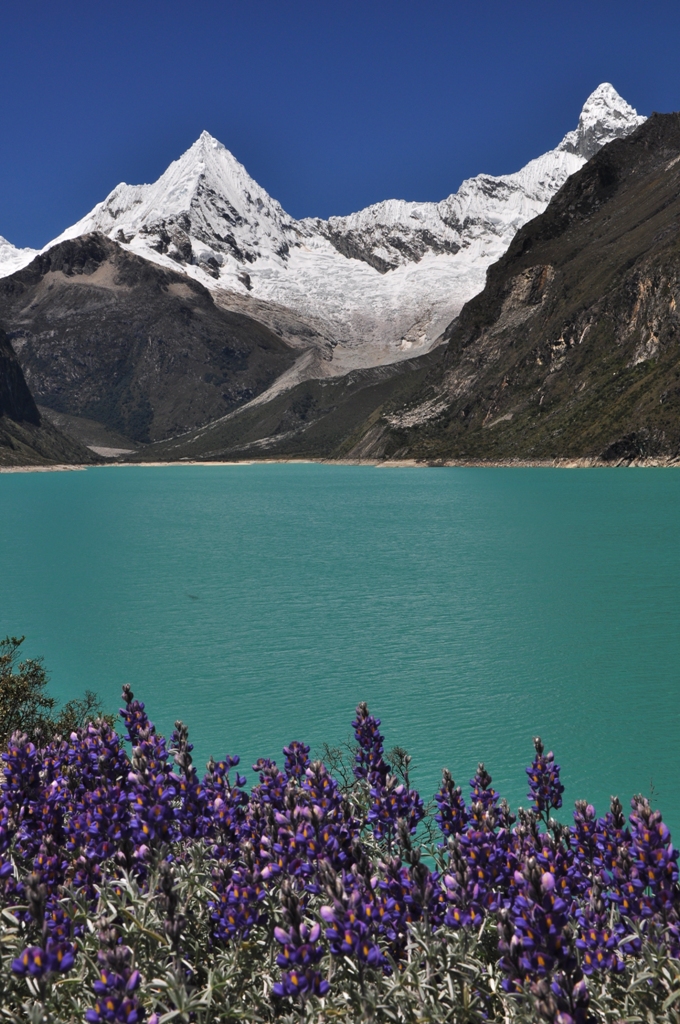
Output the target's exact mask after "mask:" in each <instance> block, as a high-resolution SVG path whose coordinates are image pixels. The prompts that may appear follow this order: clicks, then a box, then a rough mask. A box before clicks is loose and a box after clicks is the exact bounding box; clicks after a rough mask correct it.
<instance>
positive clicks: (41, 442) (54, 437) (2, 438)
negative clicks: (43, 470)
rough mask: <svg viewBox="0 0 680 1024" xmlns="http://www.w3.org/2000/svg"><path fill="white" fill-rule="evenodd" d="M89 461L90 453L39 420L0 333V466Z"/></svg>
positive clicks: (13, 359)
mask: <svg viewBox="0 0 680 1024" xmlns="http://www.w3.org/2000/svg"><path fill="white" fill-rule="evenodd" d="M92 461H93V455H92V452H90V451H88V450H87V449H85V448H84V447H82V446H81V445H79V444H78V443H77V442H75V441H73V440H71V439H70V438H68V437H66V436H64V435H63V434H62V433H61V432H60V431H59V430H55V428H54V427H53V426H52V425H51V424H49V423H45V422H43V421H42V419H41V416H40V413H39V412H38V408H37V406H36V404H35V401H34V399H33V396H32V394H31V392H30V390H29V388H28V385H27V384H26V380H25V379H24V375H23V373H22V372H21V367H20V366H19V362H18V360H17V358H16V356H15V354H14V350H13V349H12V346H11V344H10V342H9V339H8V337H7V335H6V334H5V332H4V331H3V330H0V466H25V465H35V464H45V463H50V462H52V463H54V462H61V463H88V462H92Z"/></svg>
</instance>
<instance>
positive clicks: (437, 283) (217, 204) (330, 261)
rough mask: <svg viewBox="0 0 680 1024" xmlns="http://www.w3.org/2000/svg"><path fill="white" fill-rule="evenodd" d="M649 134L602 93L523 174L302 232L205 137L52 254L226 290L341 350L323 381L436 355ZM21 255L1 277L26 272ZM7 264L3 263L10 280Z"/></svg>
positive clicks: (119, 193)
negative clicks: (624, 150)
mask: <svg viewBox="0 0 680 1024" xmlns="http://www.w3.org/2000/svg"><path fill="white" fill-rule="evenodd" d="M642 121H644V118H643V117H640V116H639V115H638V114H637V113H636V111H635V110H633V108H632V107H631V106H630V105H629V104H628V103H626V101H625V100H624V99H622V97H621V96H619V94H618V93H617V92H616V90H615V89H614V88H613V86H611V85H609V84H608V83H603V84H602V85H600V86H598V88H597V89H596V90H595V91H594V92H593V93H592V94H591V95H590V96H589V97H588V99H587V100H586V102H585V104H584V107H583V109H582V111H581V114H580V117H579V121H578V125H577V127H576V128H575V129H574V131H572V132H569V133H568V134H567V135H566V136H565V137H564V139H563V140H562V141H561V142H560V143H559V144H558V145H557V146H556V148H555V149H553V150H550V151H549V152H548V153H544V154H543V155H542V156H539V157H537V158H536V159H534V160H531V161H529V163H528V164H526V166H525V167H523V168H522V169H521V170H519V171H517V172H515V173H514V174H507V175H501V176H493V175H488V174H481V175H478V176H477V177H475V178H470V179H468V180H467V181H464V182H463V183H462V185H461V186H460V188H459V189H458V191H457V192H455V193H453V194H451V195H450V196H448V197H447V198H446V199H443V200H442V201H441V202H438V203H432V202H428V203H420V202H407V201H404V200H387V201H385V202H382V203H378V204H376V205H374V206H370V207H367V208H366V209H364V210H360V211H359V212H357V213H354V214H351V215H350V216H347V217H331V218H330V219H329V220H320V219H316V218H307V219H305V220H302V221H296V220H294V219H293V218H292V217H290V216H289V215H288V214H287V213H286V212H285V211H284V210H283V209H282V207H281V205H280V204H279V203H278V202H276V200H275V199H272V197H271V196H270V195H268V193H267V192H266V191H265V190H264V189H263V188H262V187H261V186H260V185H258V184H257V182H256V181H254V180H253V178H251V177H250V175H249V174H248V172H247V171H246V169H245V167H243V165H242V164H240V163H239V161H238V160H237V159H236V158H235V157H234V156H233V154H232V153H230V152H229V150H228V149H226V147H225V146H223V145H222V143H221V142H219V141H218V140H217V139H215V138H213V136H212V135H210V134H209V133H208V132H205V131H204V132H202V133H201V135H200V136H199V138H198V139H197V140H196V141H195V142H194V144H193V145H192V146H190V147H189V149H188V150H187V151H186V152H185V153H183V154H182V156H180V157H179V159H178V160H175V161H174V162H173V163H171V164H170V166H169V167H168V168H167V170H166V171H165V172H164V173H163V174H162V175H161V176H160V178H159V179H158V180H157V181H156V182H154V183H152V184H148V185H127V184H120V185H118V186H117V187H116V188H115V189H114V190H113V191H112V192H111V193H110V195H109V196H107V198H106V199H105V200H104V201H103V202H102V203H99V204H98V205H97V206H95V208H94V209H93V210H92V211H91V212H90V213H89V214H87V216H85V217H83V219H82V220H80V221H78V223H77V224H74V225H73V226H72V227H71V228H68V229H67V230H66V231H65V232H64V233H63V234H62V235H60V236H59V238H57V239H55V240H54V242H53V243H50V244H55V243H56V242H59V241H62V240H64V239H67V238H74V237H77V236H79V235H82V234H86V233H88V232H92V231H100V232H103V233H104V234H106V235H108V236H109V237H111V238H113V239H115V240H116V241H118V242H120V243H121V244H122V245H124V246H126V247H127V248H129V249H130V250H132V251H133V252H136V253H138V254H139V255H141V256H144V257H145V258H147V259H149V260H152V261H154V262H157V263H160V264H162V265H165V266H167V267H173V268H174V269H181V270H183V271H184V272H185V273H186V274H188V275H191V276H192V277H194V278H196V279H198V280H200V281H202V282H203V283H204V284H205V285H207V286H208V287H209V288H213V289H219V290H220V301H221V302H222V303H225V304H228V303H229V302H230V301H231V302H232V303H233V308H245V307H244V305H243V303H244V302H246V304H247V303H250V304H251V307H252V309H253V315H256V316H257V315H260V314H262V315H265V313H266V310H265V307H266V309H281V307H285V308H286V309H287V310H289V311H293V313H294V314H295V316H296V317H298V321H297V322H298V323H300V322H301V321H300V319H299V318H300V317H301V318H302V320H303V321H305V322H306V323H307V324H312V323H313V325H314V331H316V333H317V334H319V332H320V333H321V334H322V335H323V336H324V337H325V338H326V339H329V340H331V341H332V342H333V343H334V348H333V359H332V361H331V363H329V362H328V360H326V362H325V363H324V365H323V367H322V370H323V372H324V373H328V372H331V373H332V372H342V371H344V370H347V369H351V368H352V367H353V366H360V365H375V364H378V363H383V362H390V361H392V360H395V359H400V358H404V357H405V356H411V355H414V354H417V353H419V352H423V351H427V350H428V349H429V348H431V347H432V346H433V345H434V344H435V343H436V341H437V339H438V338H439V336H440V335H441V332H442V330H443V329H444V327H445V326H446V325H447V324H448V323H450V321H451V320H452V319H453V317H454V316H456V314H457V313H458V311H459V310H460V308H461V306H462V305H463V304H464V303H465V302H467V300H468V299H470V298H471V297H472V296H473V295H474V294H476V293H477V292H478V291H480V290H481V289H482V288H483V287H484V281H485V277H486V270H487V268H488V266H489V265H490V264H491V263H493V262H495V261H496V260H497V259H499V257H500V256H502V254H503V253H504V252H505V251H506V249H507V247H508V246H509V244H510V242H511V241H512V239H513V237H514V236H515V233H516V232H517V231H518V229H519V228H520V227H522V225H524V224H525V223H526V222H527V221H529V220H531V219H532V218H533V217H536V216H537V215H538V214H540V213H542V212H543V210H544V209H545V208H546V206H547V205H548V203H549V202H550V199H551V198H552V197H553V196H554V195H555V193H556V192H557V191H558V189H559V188H561V186H562V185H563V184H564V182H565V181H566V180H567V178H568V177H569V175H571V174H573V173H574V172H575V171H577V170H578V169H579V168H580V167H582V166H583V164H584V163H585V162H586V160H587V159H589V158H590V157H591V156H592V155H593V154H594V153H595V152H597V150H598V149H600V148H601V147H602V146H603V145H605V144H606V143H608V142H610V141H612V139H615V138H618V137H620V136H623V135H628V134H630V132H632V131H634V129H635V128H636V127H637V126H638V125H639V124H640V123H641V122H642ZM16 253H17V250H13V253H9V254H8V260H7V263H6V267H7V269H5V270H4V273H12V271H13V270H15V269H18V266H23V265H25V263H28V262H29V261H30V258H31V255H30V254H26V258H24V257H22V256H17V255H16ZM1 264H2V250H1V249H0V275H1V274H2V273H3V268H2V266H1ZM230 294H231V299H230V298H229V296H230ZM251 300H256V302H254V303H253V302H252V301H251ZM303 334H304V331H303ZM301 343H304V340H303V342H301Z"/></svg>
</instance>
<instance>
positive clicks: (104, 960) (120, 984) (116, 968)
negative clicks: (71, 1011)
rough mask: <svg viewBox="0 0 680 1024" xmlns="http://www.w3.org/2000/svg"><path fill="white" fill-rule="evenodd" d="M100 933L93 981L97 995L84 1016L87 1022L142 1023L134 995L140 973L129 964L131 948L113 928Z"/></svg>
mask: <svg viewBox="0 0 680 1024" xmlns="http://www.w3.org/2000/svg"><path fill="white" fill-rule="evenodd" d="M99 934H100V942H101V948H100V950H99V953H98V954H97V959H98V961H99V978H98V979H97V981H95V982H94V984H93V985H92V988H93V990H94V994H95V996H96V999H95V1004H94V1006H93V1007H91V1008H90V1009H89V1010H87V1012H86V1013H85V1020H86V1021H87V1022H88V1024H104V1022H107V1024H108V1022H115V1024H141V1021H143V1020H144V1017H145V1011H144V1009H143V1007H142V1006H141V1004H140V1003H139V1000H138V999H137V997H136V996H135V992H136V990H137V989H138V987H139V984H140V981H141V975H140V973H139V971H137V970H134V969H133V968H132V966H131V963H130V961H131V958H132V952H131V950H130V949H128V947H127V946H124V945H122V943H121V942H120V939H119V938H118V935H117V933H116V930H115V929H114V928H104V929H102V931H101V932H100V933H99Z"/></svg>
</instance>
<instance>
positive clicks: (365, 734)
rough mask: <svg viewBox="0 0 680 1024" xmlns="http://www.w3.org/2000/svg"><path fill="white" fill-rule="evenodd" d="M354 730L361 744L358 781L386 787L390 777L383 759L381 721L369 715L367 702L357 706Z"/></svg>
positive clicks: (353, 724) (357, 767)
mask: <svg viewBox="0 0 680 1024" xmlns="http://www.w3.org/2000/svg"><path fill="white" fill-rule="evenodd" d="M352 728H353V729H354V735H355V736H356V740H357V743H358V744H359V749H358V751H357V754H356V764H355V766H354V774H355V775H356V777H357V779H367V780H368V782H369V783H370V785H371V786H378V785H384V784H385V782H386V781H387V776H388V775H389V766H388V764H387V762H386V761H385V759H384V757H383V736H382V734H381V732H380V719H379V718H374V717H373V715H371V714H370V713H369V710H368V705H367V704H366V702H365V701H362V702H361V704H359V705H357V710H356V719H355V720H354V721H353V722H352Z"/></svg>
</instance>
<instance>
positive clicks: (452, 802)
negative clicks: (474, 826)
mask: <svg viewBox="0 0 680 1024" xmlns="http://www.w3.org/2000/svg"><path fill="white" fill-rule="evenodd" d="M434 799H435V803H436V804H437V808H438V810H437V813H436V814H435V821H436V822H437V824H438V825H439V828H440V829H441V831H442V832H443V834H444V835H445V836H447V837H448V836H458V835H460V834H461V832H464V831H465V826H466V825H467V822H468V812H467V808H466V806H465V799H464V797H463V794H462V791H461V788H460V786H456V784H455V782H454V781H453V778H452V777H451V772H450V771H449V770H448V768H444V770H443V772H442V784H441V787H440V788H439V790H438V792H437V793H435V797H434Z"/></svg>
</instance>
